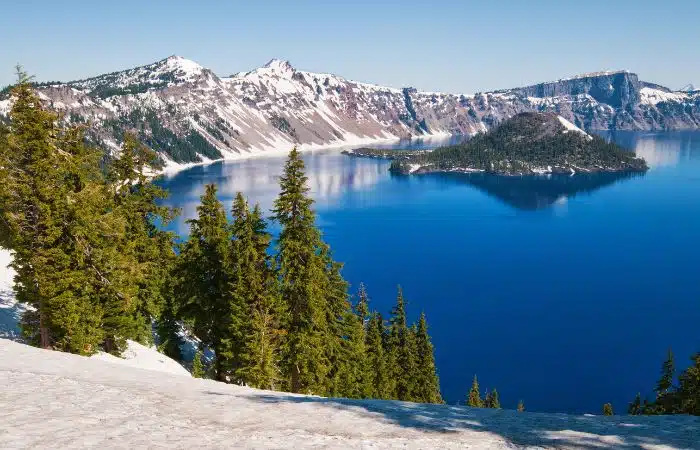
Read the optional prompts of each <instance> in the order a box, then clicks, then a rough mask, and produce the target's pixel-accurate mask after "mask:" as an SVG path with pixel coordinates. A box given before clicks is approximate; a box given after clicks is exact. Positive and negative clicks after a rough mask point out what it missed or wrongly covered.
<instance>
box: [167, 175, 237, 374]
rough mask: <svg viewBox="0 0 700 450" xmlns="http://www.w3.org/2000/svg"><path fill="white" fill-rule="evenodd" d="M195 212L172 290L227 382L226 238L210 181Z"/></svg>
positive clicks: (228, 307)
mask: <svg viewBox="0 0 700 450" xmlns="http://www.w3.org/2000/svg"><path fill="white" fill-rule="evenodd" d="M197 214H198V216H197V218H196V219H192V220H189V221H188V223H189V225H190V236H189V239H188V240H187V242H185V244H184V245H183V246H182V250H181V252H180V255H179V261H178V268H177V272H176V276H177V288H176V292H177V293H178V295H179V304H180V305H181V312H182V315H183V317H184V318H186V319H188V320H190V321H192V324H193V329H194V334H195V335H196V336H197V337H198V338H199V339H200V340H201V342H202V345H204V346H207V347H210V348H211V349H212V350H214V353H215V355H216V357H215V361H214V368H213V369H214V374H215V377H216V379H217V380H219V381H226V377H227V369H228V367H229V365H228V360H227V352H228V351H229V350H230V347H229V345H228V344H229V342H228V341H227V339H228V337H229V336H230V335H229V333H230V324H231V318H232V305H231V302H232V298H231V297H232V296H231V295H230V283H231V278H232V274H231V269H232V262H231V260H230V259H231V251H230V244H231V243H230V231H229V226H228V221H227V219H226V213H225V212H224V208H223V205H222V204H221V202H219V200H218V199H217V197H216V187H215V186H214V185H207V186H206V192H205V194H204V195H203V196H202V197H201V203H200V205H199V206H198V207H197Z"/></svg>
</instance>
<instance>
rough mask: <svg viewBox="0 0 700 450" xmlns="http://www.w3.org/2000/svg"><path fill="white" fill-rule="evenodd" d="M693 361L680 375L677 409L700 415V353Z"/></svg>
mask: <svg viewBox="0 0 700 450" xmlns="http://www.w3.org/2000/svg"><path fill="white" fill-rule="evenodd" d="M692 361H693V363H692V364H691V365H690V367H688V368H687V369H686V370H685V371H683V373H682V374H681V375H680V376H679V377H678V378H679V386H678V394H677V399H678V401H677V403H678V406H677V408H676V409H677V410H678V411H679V412H680V413H682V414H692V415H694V416H700V353H696V354H695V355H693V357H692Z"/></svg>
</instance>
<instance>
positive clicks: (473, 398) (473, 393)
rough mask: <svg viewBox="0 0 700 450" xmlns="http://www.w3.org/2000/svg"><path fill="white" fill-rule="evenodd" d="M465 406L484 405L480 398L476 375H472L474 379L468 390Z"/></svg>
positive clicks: (476, 406) (477, 406) (475, 406)
mask: <svg viewBox="0 0 700 450" xmlns="http://www.w3.org/2000/svg"><path fill="white" fill-rule="evenodd" d="M467 406H471V407H473V408H481V407H483V406H484V403H483V401H482V400H481V393H480V392H479V381H478V380H477V379H476V375H474V381H472V388H471V389H470V390H469V397H468V398H467Z"/></svg>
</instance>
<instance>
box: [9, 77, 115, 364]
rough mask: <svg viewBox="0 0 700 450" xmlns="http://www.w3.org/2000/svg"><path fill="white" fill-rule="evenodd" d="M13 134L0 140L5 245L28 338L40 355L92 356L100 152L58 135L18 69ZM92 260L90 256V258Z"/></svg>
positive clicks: (97, 335)
mask: <svg viewBox="0 0 700 450" xmlns="http://www.w3.org/2000/svg"><path fill="white" fill-rule="evenodd" d="M12 97H13V99H14V103H13V106H12V109H11V110H10V113H9V127H8V128H4V127H3V131H2V132H1V133H0V168H1V169H0V178H1V180H0V181H2V183H0V184H1V185H2V187H0V202H1V203H0V213H1V214H2V220H1V221H0V222H1V223H2V230H3V232H7V234H6V235H5V236H3V238H2V245H3V246H6V247H8V248H9V249H10V250H12V251H13V253H14V260H13V264H12V266H13V268H14V269H15V271H16V272H17V275H16V277H15V292H16V297H17V300H18V301H20V302H23V303H29V304H30V305H32V306H33V307H34V310H30V311H28V312H27V313H25V314H24V315H23V317H22V321H21V322H22V325H21V326H22V330H23V334H24V336H25V338H26V339H27V340H28V341H29V342H30V343H32V344H34V345H37V346H40V347H42V348H54V349H57V350H64V351H69V352H74V353H81V354H90V353H93V352H95V351H97V349H98V345H99V343H100V342H101V340H102V336H103V334H102V330H101V327H100V324H101V320H102V311H101V309H100V307H99V305H97V304H96V302H94V301H93V297H94V291H93V289H94V288H95V283H91V282H90V281H94V278H95V276H96V274H95V272H97V271H96V270H93V269H92V267H88V266H89V265H92V261H91V258H90V255H89V248H90V246H89V240H88V239H90V238H91V237H93V236H94V234H95V233H94V232H95V228H96V227H95V224H96V223H98V222H99V221H98V220H96V219H97V218H98V217H99V216H100V215H101V212H102V211H101V208H103V204H104V202H103V201H102V200H100V199H97V198H95V197H97V195H98V194H99V193H100V189H99V184H100V183H101V174H100V172H99V171H98V170H97V164H96V160H97V159H96V158H97V152H96V151H95V150H94V149H91V148H88V147H87V146H86V145H85V144H84V139H83V133H82V129H80V128H71V129H67V130H63V129H60V128H59V127H58V125H57V124H58V117H57V115H56V114H54V113H51V112H48V111H47V110H45V109H44V108H43V105H42V104H41V100H40V99H39V97H38V96H37V95H36V93H35V92H34V91H33V90H32V88H31V86H30V85H29V78H28V77H27V76H26V74H25V73H24V72H22V71H21V70H20V69H18V84H17V85H16V86H15V87H14V88H13V89H12ZM86 253H87V254H86Z"/></svg>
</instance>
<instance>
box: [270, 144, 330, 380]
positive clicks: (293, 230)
mask: <svg viewBox="0 0 700 450" xmlns="http://www.w3.org/2000/svg"><path fill="white" fill-rule="evenodd" d="M308 191H309V188H308V186H307V177H306V175H304V162H303V161H302V159H301V157H300V156H299V152H298V151H297V150H296V148H295V149H293V150H292V151H291V152H290V154H289V158H288V159H287V162H286V164H285V167H284V174H283V175H282V177H281V178H280V194H279V196H278V198H277V199H276V200H275V203H274V209H273V213H274V219H275V220H276V221H277V222H278V223H279V224H280V225H281V228H282V230H281V232H280V235H279V239H278V242H277V250H278V251H277V261H276V262H277V270H278V273H279V280H280V289H281V295H282V299H283V301H284V303H285V306H286V309H287V311H288V321H287V324H286V329H287V335H286V342H285V347H284V353H283V358H282V369H283V373H284V375H285V377H286V379H287V380H288V385H289V389H290V390H291V391H292V392H298V393H323V392H324V391H325V390H326V389H327V376H328V373H329V370H330V367H329V366H330V363H329V361H328V352H327V350H326V347H327V345H328V343H327V342H326V337H327V331H328V323H327V305H326V295H327V293H328V291H327V289H328V284H329V283H328V277H327V271H326V261H324V257H323V255H322V250H323V244H322V242H321V236H320V232H319V230H318V229H317V228H316V225H315V214H314V212H313V210H312V208H311V207H312V204H313V200H312V199H311V198H309V196H308ZM331 344H332V343H331Z"/></svg>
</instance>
